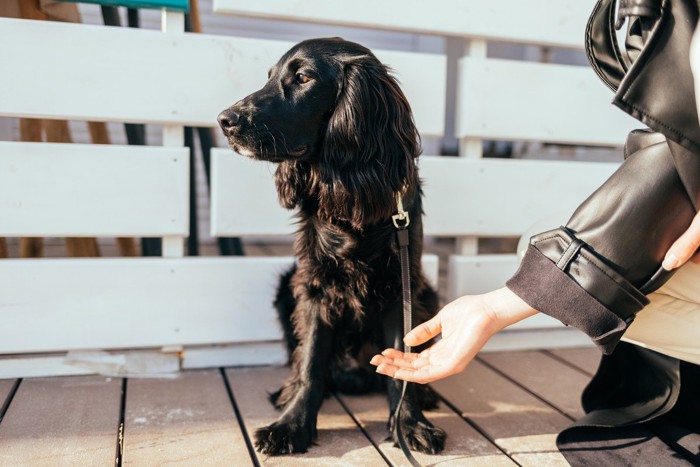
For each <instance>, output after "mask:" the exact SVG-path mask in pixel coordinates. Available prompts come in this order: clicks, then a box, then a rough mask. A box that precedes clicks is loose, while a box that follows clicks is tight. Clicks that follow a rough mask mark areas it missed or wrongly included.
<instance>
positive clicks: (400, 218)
mask: <svg viewBox="0 0 700 467" xmlns="http://www.w3.org/2000/svg"><path fill="white" fill-rule="evenodd" d="M396 211H397V213H396V214H394V215H393V216H391V220H392V222H393V223H394V227H396V228H397V229H399V230H403V229H405V228H406V227H408V224H410V223H411V218H410V217H409V216H408V212H406V211H404V210H403V201H402V200H401V193H396Z"/></svg>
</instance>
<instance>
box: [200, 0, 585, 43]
mask: <svg viewBox="0 0 700 467" xmlns="http://www.w3.org/2000/svg"><path fill="white" fill-rule="evenodd" d="M592 8H593V3H592V2H581V1H580V0H540V1H537V2H523V1H521V0H505V1H504V0H492V1H489V2H483V1H480V0H461V1H454V0H437V1H432V2H424V1H422V0H382V1H381V2H375V1H372V0H356V1H354V2H353V4H352V7H349V6H348V4H347V2H344V1H343V0H327V1H325V2H317V3H309V2H302V1H292V2H290V1H289V0H266V1H264V2H242V1H240V0H214V13H221V14H232V15H236V16H247V17H253V18H268V19H276V20H284V21H303V22H309V23H322V24H334V25H339V26H353V27H360V28H371V29H383V30H390V31H403V32H410V33H419V34H435V35H444V36H457V37H465V38H480V39H494V40H499V41H509V42H523V43H528V44H540V45H550V46H559V47H570V48H583V40H584V38H583V35H584V30H585V26H586V21H587V19H588V16H589V15H590V13H591V10H592Z"/></svg>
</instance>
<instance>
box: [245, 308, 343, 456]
mask: <svg viewBox="0 0 700 467" xmlns="http://www.w3.org/2000/svg"><path fill="white" fill-rule="evenodd" d="M300 311H301V310H299V309H297V310H296V311H295V313H298V312H300ZM304 311H306V312H307V314H306V316H308V320H307V322H306V323H305V324H306V326H305V327H304V329H305V335H303V336H299V338H300V342H301V344H300V346H299V347H297V349H296V351H295V352H294V360H293V365H292V375H291V377H290V378H289V379H288V380H287V381H286V382H285V385H284V387H283V388H282V391H281V394H280V396H279V402H280V404H281V405H283V406H284V411H283V412H282V415H280V417H279V419H277V421H276V422H274V423H273V424H271V425H269V426H266V427H264V428H260V429H259V430H258V431H256V432H255V447H256V449H257V450H258V451H259V452H261V453H262V454H271V455H279V454H291V453H295V452H306V450H307V448H308V447H309V446H310V445H311V443H312V442H313V440H314V438H315V437H316V419H317V416H318V411H319V409H320V408H321V403H322V402H323V397H324V391H325V379H326V373H327V372H328V364H329V358H330V354H331V350H332V342H333V329H332V328H331V327H330V326H329V325H328V324H327V323H325V322H323V321H322V320H321V318H320V316H321V313H320V311H319V309H318V306H313V305H312V306H311V307H310V308H309V309H308V310H304Z"/></svg>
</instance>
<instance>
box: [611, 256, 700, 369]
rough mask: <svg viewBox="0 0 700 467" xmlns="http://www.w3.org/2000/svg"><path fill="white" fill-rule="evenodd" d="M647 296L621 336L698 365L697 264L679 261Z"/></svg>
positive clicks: (699, 292) (699, 304) (699, 297)
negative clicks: (678, 267)
mask: <svg viewBox="0 0 700 467" xmlns="http://www.w3.org/2000/svg"><path fill="white" fill-rule="evenodd" d="M648 298H649V299H650V300H651V303H650V304H649V305H647V306H646V307H645V308H644V309H642V311H640V312H639V313H638V314H637V318H636V319H635V320H634V322H633V323H632V324H631V325H630V327H629V328H628V329H627V332H625V335H624V336H623V337H622V340H623V341H626V342H629V343H632V344H636V345H639V346H641V347H645V348H647V349H651V350H654V351H656V352H659V353H662V354H664V355H669V356H671V357H675V358H678V359H681V360H685V361H688V362H691V363H695V364H696V365H700V265H698V264H694V263H692V262H688V263H687V264H685V265H683V266H682V267H681V268H680V269H679V270H678V272H676V274H675V275H674V276H673V277H672V278H671V279H670V280H669V281H668V282H667V283H666V284H664V286H663V287H661V288H660V289H659V290H657V291H656V292H654V293H652V294H650V295H648Z"/></svg>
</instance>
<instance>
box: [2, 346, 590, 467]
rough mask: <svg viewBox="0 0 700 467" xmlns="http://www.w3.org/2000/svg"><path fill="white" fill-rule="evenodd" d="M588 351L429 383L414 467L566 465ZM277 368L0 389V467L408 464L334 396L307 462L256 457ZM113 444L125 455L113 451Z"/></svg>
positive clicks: (368, 414)
mask: <svg viewBox="0 0 700 467" xmlns="http://www.w3.org/2000/svg"><path fill="white" fill-rule="evenodd" d="M597 361H598V352H597V351H596V350H595V349H592V348H587V349H567V350H556V351H527V352H502V353H482V354H480V356H479V357H478V358H477V359H476V360H475V361H474V362H473V363H472V364H471V365H470V366H469V368H468V369H467V371H466V372H464V373H463V374H460V375H457V376H454V377H452V378H449V379H447V380H444V381H441V382H439V383H437V384H434V385H433V387H434V388H435V389H436V390H437V391H438V392H439V394H440V395H441V397H442V398H443V402H442V403H441V405H440V408H439V409H438V410H435V411H432V412H429V413H428V417H429V418H430V419H431V420H432V421H433V422H434V423H435V424H437V425H439V426H441V427H443V428H444V429H445V430H446V431H447V433H448V436H449V438H448V441H447V448H446V450H445V451H444V452H443V453H442V454H440V455H436V456H428V455H422V454H416V457H417V459H418V460H419V462H421V464H423V465H439V466H449V465H459V466H467V465H468V466H489V467H493V466H499V465H516V464H519V465H524V466H530V465H531V466H538V467H540V466H548V465H567V464H566V461H565V460H564V458H563V457H562V456H561V455H560V454H559V453H558V452H557V450H556V447H555V445H554V439H555V437H556V434H557V433H558V432H559V431H560V430H561V429H562V428H564V427H566V426H567V425H569V424H570V423H571V421H572V420H574V419H575V418H577V417H579V416H580V415H581V409H580V407H579V403H578V400H579V396H580V393H581V390H582V389H583V387H584V385H585V384H586V382H587V381H588V379H589V378H590V374H591V373H592V372H593V371H594V370H595V367H596V365H597ZM287 371H288V370H287V369H286V368H273V367H261V368H228V369H212V370H204V371H188V372H185V373H183V374H181V375H180V376H179V377H178V378H176V379H128V380H125V379H119V378H105V377H100V376H75V377H62V378H38V379H25V380H0V404H2V405H1V406H0V466H24V465H31V466H92V465H94V466H111V465H115V458H116V459H117V465H119V462H121V463H122V465H133V466H161V465H196V466H198V467H199V466H209V465H211V466H246V465H273V466H287V465H289V466H296V465H299V466H330V465H338V466H341V465H342V466H354V465H360V466H363V467H368V466H375V465H376V466H381V465H387V464H388V465H406V464H407V462H406V460H405V459H404V458H403V455H402V453H401V451H400V450H399V449H397V448H395V447H393V446H392V445H391V443H388V442H386V441H385V437H386V433H385V423H386V419H387V415H388V408H387V404H386V401H385V397H384V396H383V395H381V394H376V395H371V396H362V397H350V396H344V395H333V396H332V397H330V398H329V399H327V400H326V401H325V403H324V404H323V407H322V410H321V413H320V416H319V420H318V429H319V430H318V441H317V445H316V446H314V447H312V448H311V449H310V450H309V452H308V453H306V454H303V455H294V456H287V457H265V456H260V455H259V454H257V453H254V452H252V451H251V449H250V436H251V433H252V432H253V431H254V430H255V429H256V428H258V427H260V426H262V425H264V424H267V423H270V422H271V421H273V420H274V419H275V418H276V411H275V410H274V409H273V408H272V407H271V406H270V404H269V403H268V402H267V399H266V394H267V391H270V390H274V389H276V388H277V387H278V385H279V383H280V381H281V380H282V379H283V378H284V376H285V375H286V373H287ZM120 440H122V441H121V442H122V446H123V449H122V451H121V453H119V449H118V446H119V445H120V444H119V443H120Z"/></svg>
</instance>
